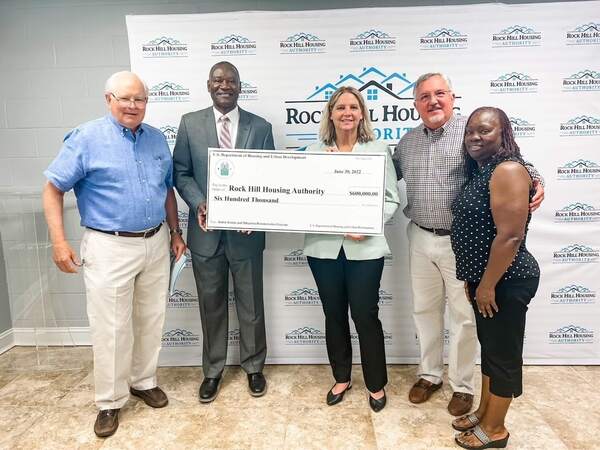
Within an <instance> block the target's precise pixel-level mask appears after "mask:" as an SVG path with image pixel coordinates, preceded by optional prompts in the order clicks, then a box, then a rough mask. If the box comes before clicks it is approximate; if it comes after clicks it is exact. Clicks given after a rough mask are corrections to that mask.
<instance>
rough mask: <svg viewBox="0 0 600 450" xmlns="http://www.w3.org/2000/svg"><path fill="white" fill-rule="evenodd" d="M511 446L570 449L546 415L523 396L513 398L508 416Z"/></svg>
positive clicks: (541, 449)
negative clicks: (547, 420)
mask: <svg viewBox="0 0 600 450" xmlns="http://www.w3.org/2000/svg"><path fill="white" fill-rule="evenodd" d="M506 428H507V429H508V431H509V433H510V438H509V441H508V442H509V447H510V448H514V449H517V448H518V449H521V448H522V449H528V450H547V449H552V450H568V447H567V446H566V445H565V443H564V442H563V441H562V440H561V438H560V436H559V435H558V433H557V432H556V430H554V429H553V428H552V426H551V425H550V424H549V423H548V422H546V419H545V418H544V416H543V415H542V414H541V413H540V412H539V411H538V410H537V409H536V408H535V407H534V406H533V405H532V404H531V403H530V402H528V401H525V400H522V398H521V397H519V398H517V399H515V400H513V402H512V403H511V405H510V409H509V410H508V414H507V416H506Z"/></svg>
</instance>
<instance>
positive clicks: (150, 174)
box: [44, 114, 173, 231]
mask: <svg viewBox="0 0 600 450" xmlns="http://www.w3.org/2000/svg"><path fill="white" fill-rule="evenodd" d="M44 175H45V176H46V178H48V180H49V181H50V182H51V183H52V184H53V185H54V186H56V187H57V188H58V189H60V190H61V191H62V192H67V191H69V190H71V189H72V188H73V189H74V190H75V196H76V197H77V207H78V208H79V214H80V215H81V225H82V226H85V227H91V228H96V229H98V230H107V231H141V230H146V229H149V228H153V227H156V226H157V225H158V224H160V223H161V222H163V221H164V220H165V216H166V210H165V200H166V197H167V189H168V188H171V187H173V162H172V159H171V152H170V150H169V147H168V145H167V141H166V140H165V137H164V136H163V134H162V133H161V132H160V131H159V130H158V129H156V128H154V127H151V126H150V125H147V124H144V123H142V124H141V125H140V126H139V128H138V130H137V132H136V133H135V134H134V133H132V132H131V130H129V129H128V128H125V127H123V126H122V125H120V124H119V123H118V122H117V121H116V119H115V118H114V117H113V116H112V115H111V114H109V115H107V116H105V117H102V118H100V119H96V120H93V121H91V122H87V123H84V124H82V125H80V126H78V127H77V128H75V129H74V130H72V131H71V132H69V133H68V134H67V135H66V136H65V139H64V142H63V146H62V148H61V150H60V152H59V154H58V156H57V157H56V159H55V160H54V161H52V163H51V164H50V166H49V167H48V169H47V170H46V171H44Z"/></svg>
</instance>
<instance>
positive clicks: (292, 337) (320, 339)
mask: <svg viewBox="0 0 600 450" xmlns="http://www.w3.org/2000/svg"><path fill="white" fill-rule="evenodd" d="M285 343H286V345H325V333H324V332H322V331H321V330H318V329H316V328H312V327H300V328H296V329H295V330H292V331H290V332H289V333H286V334H285Z"/></svg>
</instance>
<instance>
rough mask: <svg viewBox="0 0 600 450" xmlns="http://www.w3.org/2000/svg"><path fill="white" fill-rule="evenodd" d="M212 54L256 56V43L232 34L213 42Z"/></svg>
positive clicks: (211, 45) (211, 46)
mask: <svg viewBox="0 0 600 450" xmlns="http://www.w3.org/2000/svg"><path fill="white" fill-rule="evenodd" d="M210 52H211V55H212V56H241V55H256V42H255V41H252V40H250V39H248V38H247V37H244V36H240V35H237V34H230V35H228V36H225V37H222V38H220V39H219V40H217V41H216V42H211V44H210Z"/></svg>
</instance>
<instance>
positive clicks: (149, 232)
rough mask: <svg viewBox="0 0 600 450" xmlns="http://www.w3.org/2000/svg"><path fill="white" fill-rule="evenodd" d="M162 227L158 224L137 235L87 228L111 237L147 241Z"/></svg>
mask: <svg viewBox="0 0 600 450" xmlns="http://www.w3.org/2000/svg"><path fill="white" fill-rule="evenodd" d="M160 227H162V223H161V224H159V225H158V226H157V227H156V228H152V229H151V230H146V231H140V232H139V233H133V232H131V231H106V230H98V229H97V228H92V227H88V228H89V229H90V230H94V231H99V232H100V233H106V234H112V235H113V236H122V237H143V238H146V239H148V238H149V237H152V236H154V235H155V234H156V233H158V230H160Z"/></svg>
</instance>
